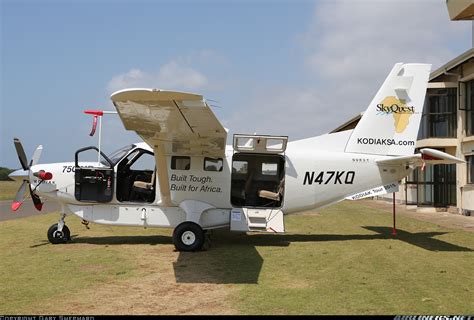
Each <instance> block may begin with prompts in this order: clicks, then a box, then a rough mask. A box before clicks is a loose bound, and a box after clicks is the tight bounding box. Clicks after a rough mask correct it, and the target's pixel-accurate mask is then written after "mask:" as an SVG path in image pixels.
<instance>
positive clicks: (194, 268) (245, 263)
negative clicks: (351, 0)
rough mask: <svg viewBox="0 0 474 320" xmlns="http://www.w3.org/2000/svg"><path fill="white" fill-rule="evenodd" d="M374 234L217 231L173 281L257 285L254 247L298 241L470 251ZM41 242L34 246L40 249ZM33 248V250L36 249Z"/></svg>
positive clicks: (414, 237)
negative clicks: (389, 242)
mask: <svg viewBox="0 0 474 320" xmlns="http://www.w3.org/2000/svg"><path fill="white" fill-rule="evenodd" d="M363 228H364V229H366V230H369V231H371V232H374V233H373V234H346V235H342V234H245V233H232V232H229V231H228V230H216V231H215V232H213V233H212V234H211V236H210V240H209V241H208V242H207V244H206V246H205V249H204V250H203V251H201V252H198V253H196V252H181V253H179V256H178V259H177V261H176V262H173V268H174V273H175V278H176V282H178V283H219V284H229V283H234V284H239V283H242V284H243V283H246V284H252V283H253V284H256V283H258V278H259V275H260V271H261V269H262V265H263V258H262V256H260V254H259V253H258V251H257V249H256V248H257V247H262V246H263V247H265V246H277V247H287V246H289V245H290V244H291V243H297V242H327V241H353V240H388V239H396V240H400V241H403V242H406V243H409V244H411V245H414V246H417V247H419V248H422V249H425V250H429V251H435V252H436V251H453V252H471V251H474V250H472V249H470V248H467V247H462V246H458V245H454V244H451V243H448V242H445V241H442V240H439V239H435V238H433V237H434V236H438V235H443V234H446V233H447V232H421V233H410V232H407V231H404V230H400V229H399V230H397V235H396V236H392V235H391V231H392V229H391V228H389V227H380V226H365V227H363ZM73 243H86V244H93V245H122V244H146V245H158V244H172V243H173V241H172V237H170V236H160V235H156V236H155V235H147V236H108V237H83V238H77V237H73ZM41 245H44V244H43V243H41V244H38V245H35V246H41ZM35 246H33V247H35Z"/></svg>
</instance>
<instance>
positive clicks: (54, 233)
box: [48, 210, 71, 244]
mask: <svg viewBox="0 0 474 320" xmlns="http://www.w3.org/2000/svg"><path fill="white" fill-rule="evenodd" d="M63 211H64V210H63ZM64 218H66V214H65V213H61V218H60V219H59V221H58V223H56V224H53V225H52V226H51V227H49V229H48V240H49V242H51V243H52V244H60V243H66V242H68V241H70V240H71V232H70V231H69V228H68V227H67V226H66V225H65V224H64Z"/></svg>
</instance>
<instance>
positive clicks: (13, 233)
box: [0, 202, 474, 314]
mask: <svg viewBox="0 0 474 320" xmlns="http://www.w3.org/2000/svg"><path fill="white" fill-rule="evenodd" d="M55 220H57V215H55V214H48V215H44V216H36V217H31V218H25V219H19V220H11V221H5V222H0V284H1V285H0V301H1V303H0V314H7V313H15V314H21V313H28V312H30V313H31V312H32V311H34V310H38V309H35V308H38V306H41V305H43V303H46V304H47V303H49V304H51V303H55V301H58V299H61V296H64V295H65V294H67V295H68V296H69V297H73V299H76V300H77V301H81V294H83V292H90V290H94V288H100V287H101V286H102V285H105V284H107V283H110V282H111V281H124V282H127V281H128V282H129V283H132V284H133V285H134V286H135V285H140V283H141V281H140V280H141V279H142V277H143V275H146V274H150V273H156V274H157V275H158V276H159V277H163V279H164V277H165V276H168V277H172V278H173V282H175V283H176V284H175V285H176V286H178V285H179V286H182V285H185V286H199V285H203V287H202V289H199V290H202V291H199V292H201V293H200V294H202V295H206V292H207V291H206V290H213V287H212V284H218V285H220V286H219V288H222V286H221V285H222V284H225V288H226V289H225V290H228V292H229V295H228V296H227V297H226V298H225V299H229V301H230V305H232V306H233V307H235V308H236V310H235V312H237V313H241V314H472V313H474V300H473V299H472V296H473V294H474V289H473V288H474V280H473V278H472V270H473V269H472V266H473V265H474V251H473V250H474V234H473V233H469V232H465V231H461V230H453V229H447V228H444V227H439V226H437V225H435V224H431V223H426V222H420V221H416V220H413V219H410V218H404V217H398V219H397V226H398V228H399V234H398V236H396V237H395V238H393V237H392V236H391V235H390V231H391V228H390V225H391V215H390V214H389V213H387V212H382V211H378V210H375V209H370V208H366V207H363V206H361V205H360V204H358V203H355V202H343V203H341V204H338V205H335V206H332V207H330V208H328V209H325V210H323V211H322V214H321V215H316V216H315V215H293V216H287V217H286V220H285V223H286V229H287V231H288V233H287V234H282V235H269V234H249V235H245V234H240V233H229V232H227V231H225V230H219V231H216V232H214V233H213V235H212V239H213V240H212V242H211V246H210V248H208V249H207V250H206V251H202V252H191V253H180V254H174V253H173V254H166V252H168V251H169V252H171V253H172V250H173V248H172V245H171V238H170V234H171V232H170V230H163V229H147V230H143V229H141V228H123V227H122V228H119V227H105V226H98V225H92V227H91V230H85V229H84V227H83V226H81V225H80V222H79V221H78V219H75V218H72V217H71V218H68V221H67V222H68V226H69V227H70V229H71V233H72V235H74V236H75V237H76V241H75V242H74V243H71V244H66V245H50V244H49V243H47V241H46V235H45V233H46V230H47V228H48V227H49V225H51V224H52V223H53V222H54V221H55ZM150 245H157V246H158V247H159V248H157V247H154V248H153V247H150ZM150 254H151V256H150ZM155 254H156V256H155ZM144 256H146V257H147V259H148V260H147V263H146V264H142V265H140V261H139V260H140V257H141V258H143V257H144ZM145 265H146V267H144V266H145ZM170 266H172V270H173V271H174V275H173V272H171V273H168V275H166V274H165V273H164V270H165V269H166V268H170ZM161 273H163V274H161ZM216 288H217V287H216ZM87 290H89V291H87ZM130 290H132V289H130ZM165 296H166V293H163V297H165ZM148 298H149V299H151V300H150V301H155V299H160V298H159V297H156V296H153V297H148ZM148 298H147V299H148ZM196 299H198V297H196ZM156 301H158V300H156ZM107 303H116V302H115V301H112V300H110V301H107ZM64 312H67V309H66V310H64ZM84 312H87V310H84ZM120 313H121V314H123V313H127V311H126V310H125V311H124V310H120V309H119V307H117V314H120Z"/></svg>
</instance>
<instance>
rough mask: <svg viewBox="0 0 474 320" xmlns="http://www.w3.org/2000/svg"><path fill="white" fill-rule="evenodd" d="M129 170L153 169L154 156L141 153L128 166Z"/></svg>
mask: <svg viewBox="0 0 474 320" xmlns="http://www.w3.org/2000/svg"><path fill="white" fill-rule="evenodd" d="M130 169H131V170H140V171H154V170H155V157H154V156H153V155H151V154H149V153H146V152H144V153H142V154H141V155H140V156H139V157H138V159H136V160H135V161H134V162H133V164H132V165H131V166H130Z"/></svg>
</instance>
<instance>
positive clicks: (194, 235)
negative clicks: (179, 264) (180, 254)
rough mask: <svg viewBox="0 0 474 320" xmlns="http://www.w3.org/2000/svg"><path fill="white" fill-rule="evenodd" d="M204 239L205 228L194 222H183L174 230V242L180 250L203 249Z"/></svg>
mask: <svg viewBox="0 0 474 320" xmlns="http://www.w3.org/2000/svg"><path fill="white" fill-rule="evenodd" d="M204 241H205V237H204V230H202V228H201V227H200V226H199V225H198V224H196V223H194V222H189V221H188V222H183V223H181V224H180V225H178V226H177V227H176V228H175V229H174V231H173V243H174V246H175V247H176V250H178V251H198V250H201V248H202V246H203V245H204Z"/></svg>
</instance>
